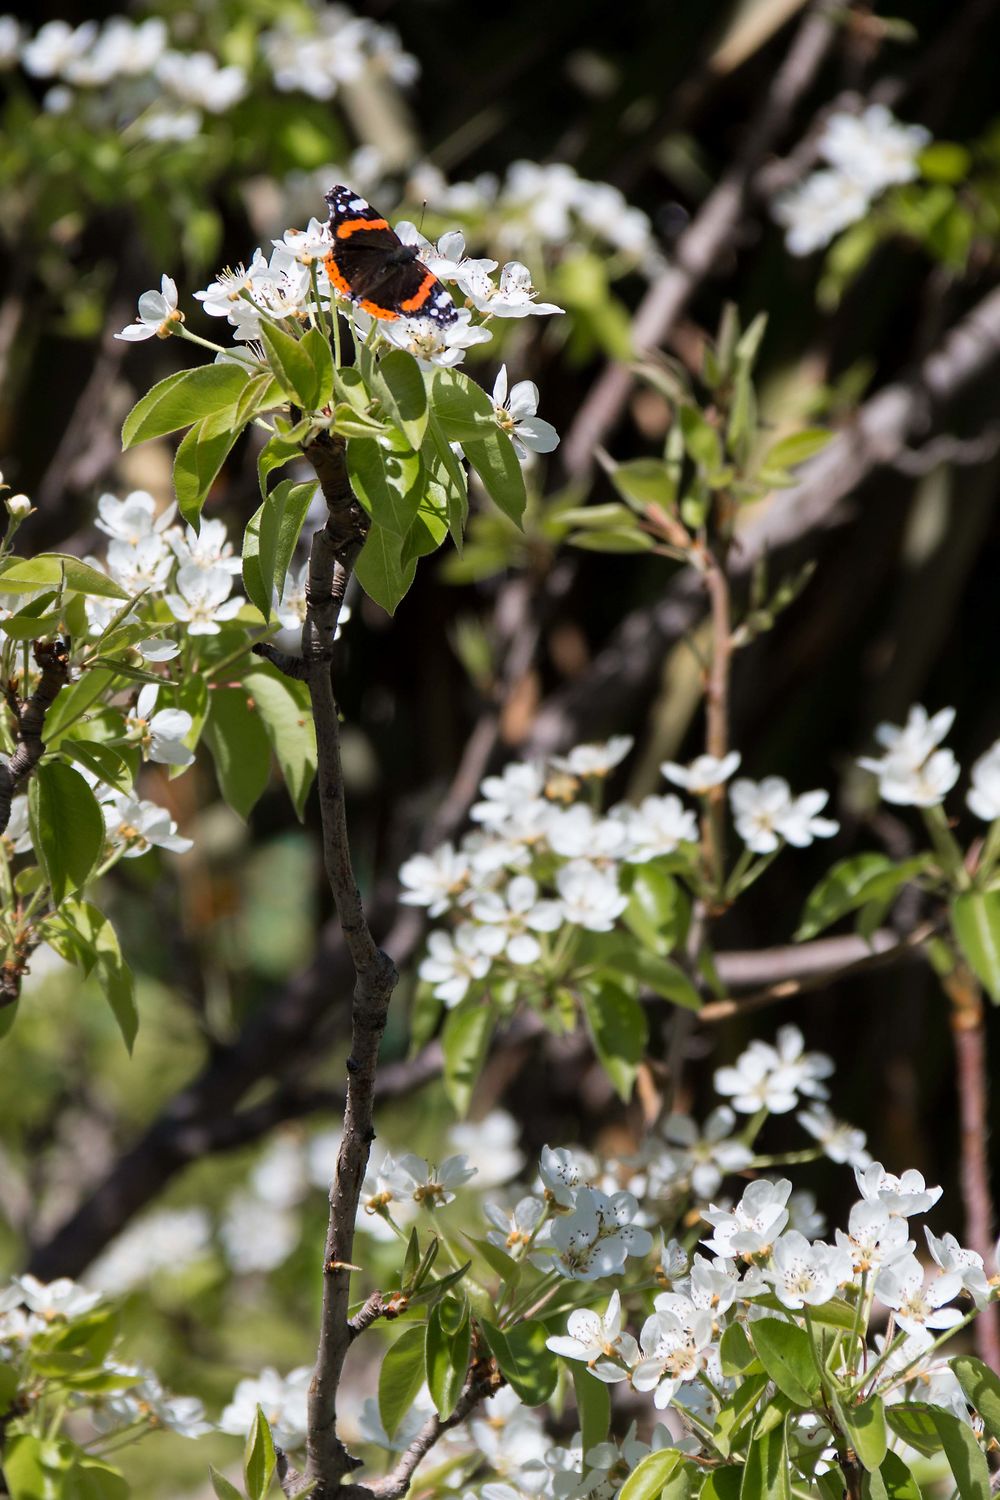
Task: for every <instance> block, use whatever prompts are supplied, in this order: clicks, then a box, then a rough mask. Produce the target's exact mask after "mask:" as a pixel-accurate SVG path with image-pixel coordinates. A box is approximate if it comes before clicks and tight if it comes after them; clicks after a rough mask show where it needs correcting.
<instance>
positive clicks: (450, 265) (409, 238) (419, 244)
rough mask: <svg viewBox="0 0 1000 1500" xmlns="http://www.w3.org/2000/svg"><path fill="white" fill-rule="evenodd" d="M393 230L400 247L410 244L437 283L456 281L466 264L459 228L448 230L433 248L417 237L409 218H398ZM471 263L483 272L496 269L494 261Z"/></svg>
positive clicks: (463, 243)
mask: <svg viewBox="0 0 1000 1500" xmlns="http://www.w3.org/2000/svg"><path fill="white" fill-rule="evenodd" d="M395 229H396V235H397V237H398V238H399V239H401V240H402V242H403V244H404V245H411V246H412V247H413V249H414V250H416V251H417V252H418V254H419V256H420V259H421V260H422V262H423V263H424V265H425V266H426V267H427V269H428V271H433V272H434V275H435V276H437V277H438V279H439V280H440V281H456V280H457V279H458V277H459V275H460V273H461V269H462V266H463V265H466V264H468V263H469V262H468V259H467V257H466V254H465V235H464V234H463V233H462V231H461V230H460V229H449V230H448V232H447V233H446V234H443V235H442V236H441V238H440V239H439V240H438V242H437V244H436V245H434V244H432V243H431V241H430V240H429V239H427V237H426V236H425V235H423V234H421V233H420V230H419V229H418V228H417V226H416V224H413V223H411V222H410V220H409V219H401V220H400V221H399V223H398V224H397V225H396V226H395ZM472 264H474V265H476V266H482V267H483V268H484V269H485V270H487V271H495V270H496V267H497V263H496V261H495V260H480V261H474V262H472Z"/></svg>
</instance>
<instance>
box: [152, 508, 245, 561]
mask: <svg viewBox="0 0 1000 1500" xmlns="http://www.w3.org/2000/svg"><path fill="white" fill-rule="evenodd" d="M167 541H168V542H169V543H170V547H171V550H172V551H173V554H174V556H175V557H176V559H177V561H178V562H179V563H180V565H181V567H188V566H193V567H196V568H223V569H224V570H225V571H226V572H227V573H234V574H235V573H239V572H240V571H241V569H242V567H243V561H242V559H241V558H239V557H237V556H236V555H235V554H234V552H233V544H232V542H231V541H229V539H228V536H227V534H226V525H225V522H224V521H219V520H215V519H213V520H211V521H202V523H201V530H200V531H195V529H194V527H193V526H187V527H185V529H184V531H183V532H181V530H180V529H179V528H175V529H174V530H173V531H171V532H168V534H167Z"/></svg>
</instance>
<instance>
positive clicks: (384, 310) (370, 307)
mask: <svg viewBox="0 0 1000 1500" xmlns="http://www.w3.org/2000/svg"><path fill="white" fill-rule="evenodd" d="M358 306H359V307H360V309H361V311H362V312H366V313H371V315H372V317H373V318H382V319H384V320H385V322H387V323H391V322H392V321H393V319H394V318H398V317H399V313H398V312H393V310H392V308H391V307H379V305H378V303H377V302H366V301H361V302H359V303H358ZM404 306H405V303H404Z"/></svg>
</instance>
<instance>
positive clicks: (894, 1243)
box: [836, 1199, 913, 1273]
mask: <svg viewBox="0 0 1000 1500" xmlns="http://www.w3.org/2000/svg"><path fill="white" fill-rule="evenodd" d="M836 1240H837V1244H838V1246H839V1247H840V1249H842V1250H843V1251H844V1252H845V1253H846V1254H847V1255H849V1256H850V1258H851V1262H852V1264H853V1266H854V1269H855V1271H856V1272H859V1273H860V1272H864V1271H870V1270H878V1269H879V1268H880V1267H881V1266H887V1265H891V1264H892V1263H893V1261H896V1260H900V1259H902V1258H903V1257H904V1256H908V1255H910V1254H911V1253H912V1251H913V1240H911V1239H909V1238H908V1229H907V1224H906V1220H905V1219H903V1218H900V1217H899V1215H896V1214H891V1213H890V1212H889V1209H888V1208H887V1207H886V1205H885V1204H884V1203H880V1202H879V1201H878V1200H877V1199H875V1200H871V1199H862V1200H861V1202H860V1203H855V1204H854V1206H853V1207H852V1209H851V1213H850V1217H849V1219H848V1221H847V1233H846V1234H845V1233H844V1231H843V1230H842V1229H838V1230H837V1232H836Z"/></svg>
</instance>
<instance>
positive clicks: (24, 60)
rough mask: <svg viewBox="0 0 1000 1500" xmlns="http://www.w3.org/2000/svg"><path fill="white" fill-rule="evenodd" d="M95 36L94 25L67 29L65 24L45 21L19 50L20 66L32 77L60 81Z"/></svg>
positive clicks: (87, 23)
mask: <svg viewBox="0 0 1000 1500" xmlns="http://www.w3.org/2000/svg"><path fill="white" fill-rule="evenodd" d="M96 36H97V22H96V21H84V22H83V23H82V24H81V25H80V26H76V27H74V26H70V25H69V23H68V22H67V21H62V20H57V21H46V22H45V24H44V25H43V26H40V27H39V28H38V30H37V31H36V33H35V35H34V36H33V37H32V38H31V40H30V41H27V42H25V44H24V46H23V47H22V49H21V66H22V67H23V68H24V71H25V72H26V73H30V74H31V76H32V78H59V77H61V76H63V75H64V74H65V72H66V70H67V68H68V67H70V66H71V65H72V63H74V62H75V61H76V60H77V59H78V58H81V57H83V56H84V54H85V53H86V52H88V51H89V49H90V48H91V46H92V45H93V42H94V38H95V37H96Z"/></svg>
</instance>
